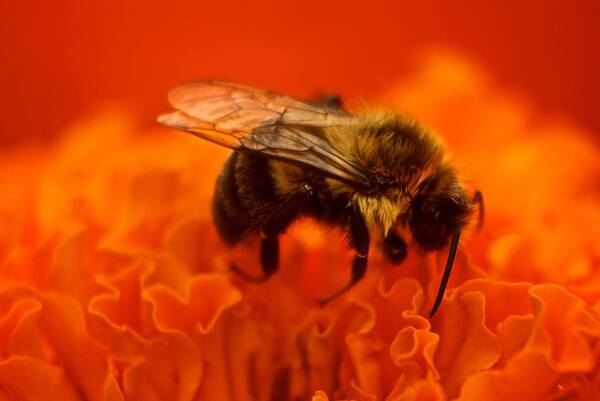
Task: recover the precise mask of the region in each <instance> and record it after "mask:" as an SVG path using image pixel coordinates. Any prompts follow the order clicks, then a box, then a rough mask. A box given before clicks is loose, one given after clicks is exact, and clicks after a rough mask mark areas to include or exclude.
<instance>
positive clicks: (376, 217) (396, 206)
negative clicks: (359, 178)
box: [353, 193, 410, 235]
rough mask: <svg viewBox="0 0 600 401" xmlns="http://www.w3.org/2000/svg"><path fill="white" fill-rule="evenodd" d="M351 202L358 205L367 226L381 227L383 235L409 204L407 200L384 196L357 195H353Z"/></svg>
mask: <svg viewBox="0 0 600 401" xmlns="http://www.w3.org/2000/svg"><path fill="white" fill-rule="evenodd" d="M353 201H354V203H355V204H356V205H358V208H359V210H360V212H361V214H362V215H363V217H364V219H365V222H366V223H367V226H369V227H371V228H375V227H381V228H382V229H383V234H384V235H387V233H388V232H389V231H390V229H391V228H392V227H393V226H394V225H395V224H396V221H397V220H398V217H400V216H401V215H403V214H404V213H405V212H406V210H407V209H408V206H409V204H410V202H409V200H408V199H407V198H401V199H398V200H395V199H391V198H389V197H385V196H364V195H361V194H358V193H355V194H354V195H353Z"/></svg>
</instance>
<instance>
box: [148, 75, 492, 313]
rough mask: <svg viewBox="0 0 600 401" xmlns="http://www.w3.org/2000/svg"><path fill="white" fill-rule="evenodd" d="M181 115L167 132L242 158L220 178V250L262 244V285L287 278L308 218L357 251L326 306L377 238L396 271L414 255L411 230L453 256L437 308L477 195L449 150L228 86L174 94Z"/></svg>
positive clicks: (416, 133) (386, 115)
mask: <svg viewBox="0 0 600 401" xmlns="http://www.w3.org/2000/svg"><path fill="white" fill-rule="evenodd" d="M169 101H170V103H171V105H172V106H173V107H174V108H175V109H176V111H173V112H171V113H168V114H164V115H162V116H160V117H159V119H158V120H159V122H161V123H163V124H165V125H168V126H171V127H175V128H178V129H180V130H183V131H186V132H189V133H191V134H193V135H196V136H199V137H201V138H203V139H206V140H208V141H211V142H214V143H217V144H219V145H222V146H226V147H229V148H231V149H233V150H234V152H233V153H232V154H231V156H230V158H229V159H228V161H227V162H226V164H225V166H224V168H223V170H222V172H221V174H220V175H219V177H218V180H217V184H216V188H215V194H214V198H213V206H212V207H213V217H214V221H215V225H216V227H217V230H218V232H219V234H220V236H221V237H222V239H223V240H224V241H225V242H226V243H228V244H230V245H232V246H233V245H236V244H238V243H239V242H240V241H241V239H242V238H244V237H245V236H248V235H260V236H261V237H262V242H261V267H262V274H261V275H260V276H251V275H249V274H247V273H245V272H244V271H243V270H241V269H240V268H238V267H237V266H235V265H232V270H233V271H234V272H236V273H237V274H239V275H241V276H242V277H244V278H245V279H247V280H250V281H254V282H261V281H264V280H267V279H268V278H269V277H270V276H272V275H273V274H274V273H275V272H276V271H277V269H278V267H279V236H280V235H281V234H283V233H284V232H285V230H286V229H287V228H288V227H289V225H290V224H291V223H293V222H294V221H295V220H297V219H298V218H300V217H303V216H308V217H313V218H316V219H318V220H321V221H324V222H326V223H329V224H331V225H334V226H338V227H341V228H342V229H344V230H345V232H346V233H347V237H348V242H349V246H350V248H351V249H353V250H354V253H355V255H354V259H353V262H352V272H351V277H350V280H349V281H348V283H347V284H346V285H345V286H344V287H342V288H340V289H339V290H338V291H336V292H334V293H333V294H331V295H330V296H327V297H324V298H321V299H320V300H319V301H318V302H319V303H320V304H321V305H325V304H327V303H328V302H330V301H331V300H333V299H335V298H336V297H337V296H339V295H340V294H342V293H344V292H345V291H347V290H348V289H350V288H352V287H353V286H354V285H355V284H356V283H357V282H358V281H360V280H361V279H362V277H363V276H364V275H365V273H366V270H367V258H368V253H369V248H370V243H371V239H372V237H373V236H376V235H377V236H381V238H382V241H381V249H382V251H383V253H384V255H385V256H386V257H387V258H388V259H389V260H390V261H392V262H393V263H400V262H402V261H403V260H404V258H405V257H406V255H407V243H406V241H405V240H404V239H403V238H402V237H401V236H400V235H399V234H398V233H397V230H395V229H394V228H395V227H398V226H401V227H407V228H408V229H409V231H410V233H411V236H412V238H413V240H414V243H415V244H416V245H417V246H418V247H420V248H421V249H423V250H425V251H434V250H439V249H442V248H443V247H445V246H447V245H449V255H448V260H447V263H446V266H445V269H444V274H443V276H442V281H441V284H440V288H439V290H438V294H437V296H436V299H435V302H434V304H433V307H432V309H431V312H430V317H432V316H433V315H434V314H435V312H436V311H437V309H438V307H439V306H440V303H441V301H442V298H443V294H444V291H445V288H446V285H447V282H448V279H449V277H450V272H451V269H452V264H453V262H454V257H455V254H456V251H457V248H458V243H459V239H460V234H461V232H462V231H463V229H464V228H465V227H466V226H467V224H468V223H469V221H470V220H471V217H472V215H473V213H474V210H475V209H476V208H477V207H479V209H480V221H481V219H482V217H483V198H482V196H481V193H480V192H478V191H477V192H475V194H474V195H473V197H469V196H468V194H467V191H466V189H465V188H464V186H463V185H462V183H461V182H460V181H459V179H458V177H457V174H456V172H455V169H454V167H453V166H452V163H451V160H450V158H449V157H448V156H447V154H446V153H445V151H444V147H443V145H442V142H441V140H440V139H439V138H438V137H437V136H436V135H434V134H433V133H432V132H431V131H429V130H428V129H426V128H424V127H422V126H421V125H420V124H418V123H417V122H416V121H414V120H411V119H408V118H406V117H402V116H399V115H397V114H395V113H390V112H372V111H366V112H364V113H358V114H352V113H349V112H347V111H346V110H344V109H343V108H342V107H341V104H342V103H341V101H340V99H339V98H337V97H335V96H334V97H329V98H326V99H321V100H319V101H317V102H315V103H312V104H310V103H305V102H301V101H299V100H296V99H293V98H291V97H288V96H285V95H280V94H275V93H272V92H269V91H266V90H262V89H256V88H252V87H248V86H245V85H240V84H236V83H231V82H223V81H202V82H194V83H190V84H186V85H183V86H180V87H177V88H175V89H174V90H172V91H171V92H170V94H169Z"/></svg>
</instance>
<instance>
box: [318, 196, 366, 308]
mask: <svg viewBox="0 0 600 401" xmlns="http://www.w3.org/2000/svg"><path fill="white" fill-rule="evenodd" d="M349 228H350V229H349V232H348V239H349V240H350V247H351V248H352V249H354V250H355V252H356V254H355V255H354V259H353V260H352V273H351V275H350V281H348V284H346V285H345V286H344V287H342V288H340V289H339V290H337V291H336V292H334V293H333V294H331V295H329V296H326V297H323V298H320V299H318V300H317V303H318V304H319V305H320V306H325V305H327V304H328V303H329V302H331V301H333V300H334V299H335V298H337V297H339V296H340V295H342V294H343V293H345V292H346V291H348V290H349V289H351V288H352V287H354V286H355V285H356V283H358V282H359V281H360V280H361V279H362V278H363V277H364V276H365V273H366V272H367V256H368V254H369V242H370V239H369V229H368V228H367V225H366V223H365V220H364V218H363V216H362V214H361V213H360V211H359V210H358V208H357V207H352V208H351V209H350V227H349Z"/></svg>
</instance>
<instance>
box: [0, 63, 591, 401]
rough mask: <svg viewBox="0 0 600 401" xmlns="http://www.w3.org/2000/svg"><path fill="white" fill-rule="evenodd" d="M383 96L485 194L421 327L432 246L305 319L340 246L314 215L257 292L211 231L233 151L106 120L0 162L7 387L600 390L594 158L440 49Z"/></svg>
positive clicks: (165, 393)
mask: <svg viewBox="0 0 600 401" xmlns="http://www.w3.org/2000/svg"><path fill="white" fill-rule="evenodd" d="M383 97H384V100H385V101H386V103H389V104H391V105H393V106H394V107H396V108H397V109H399V110H404V111H408V112H409V113H410V114H413V115H416V116H417V117H418V118H419V119H421V120H423V121H424V122H426V123H427V124H429V125H431V126H432V127H434V128H435V129H436V130H438V131H439V132H441V133H443V134H444V137H445V138H446V139H447V142H448V144H449V147H450V149H451V150H452V151H453V152H454V153H455V155H456V158H457V160H460V161H461V162H462V163H463V164H464V166H465V175H466V176H468V177H471V180H472V182H473V183H474V184H473V185H475V186H477V187H479V188H480V189H482V190H483V193H484V195H485V200H486V209H487V210H486V212H487V217H486V218H487V220H486V226H485V228H484V230H483V231H482V232H481V233H472V234H471V236H470V238H467V239H465V240H464V241H463V244H462V250H461V252H460V253H459V254H458V256H457V262H456V266H455V268H454V276H453V278H452V279H451V282H450V286H449V287H450V290H449V291H448V293H447V296H446V298H445V300H444V303H443V305H442V307H441V309H440V312H439V313H438V314H437V315H436V317H435V318H434V319H433V320H431V321H430V320H428V319H427V318H426V313H427V311H428V309H429V307H430V306H431V303H432V297H433V296H434V295H435V292H436V290H437V285H438V281H439V276H440V267H441V264H442V263H443V262H444V256H445V254H444V252H441V253H440V254H439V255H435V254H431V255H420V254H418V253H417V252H411V253H410V255H409V257H408V260H407V261H406V262H405V263H404V264H402V265H401V266H400V267H397V268H392V267H391V266H389V264H388V263H387V262H386V261H385V259H384V258H383V257H381V256H380V255H379V254H378V253H377V252H376V251H374V254H373V255H372V262H371V268H370V271H369V273H368V275H367V278H366V279H365V280H364V281H363V282H362V283H361V284H359V285H358V286H357V288H356V289H355V290H353V291H351V292H349V293H348V294H347V295H346V296H344V297H343V298H342V299H339V300H337V301H336V302H334V303H332V304H331V305H330V306H328V307H327V308H326V309H318V308H317V307H316V305H315V303H314V301H313V300H314V299H315V298H317V297H318V296H320V295H323V294H326V293H328V292H329V291H331V289H333V288H337V286H339V285H341V284H342V283H344V282H345V280H346V278H347V275H348V266H349V257H350V255H348V252H347V251H346V250H345V249H344V246H343V244H342V241H341V239H340V240H339V241H334V242H333V243H332V241H331V240H330V237H332V236H335V235H337V233H334V234H328V235H327V238H326V237H325V235H323V234H321V233H322V231H320V230H321V229H320V228H319V227H317V226H316V224H315V223H314V222H311V221H303V222H300V223H299V224H297V225H296V226H294V227H293V228H292V229H291V230H290V232H289V234H288V235H286V236H285V237H284V239H283V244H282V271H281V272H280V273H278V274H277V275H276V276H275V277H273V278H272V279H271V280H270V281H269V282H268V283H266V284H263V285H252V284H248V283H245V282H243V281H240V280H239V279H238V278H237V277H234V276H231V275H230V274H229V273H228V271H227V266H228V264H229V261H230V260H232V259H233V260H236V259H237V260H243V261H244V263H243V265H244V267H245V268H247V269H249V270H252V269H254V270H256V271H257V270H258V265H257V260H258V257H257V252H256V247H254V246H252V244H250V245H249V246H248V247H245V248H244V247H241V248H239V249H235V250H230V249H227V248H226V247H225V246H224V245H223V244H222V243H221V242H220V240H219V239H218V237H217V235H216V232H215V230H214V228H213V226H212V223H211V216H210V207H209V205H210V199H211V196H212V190H213V186H214V181H215V178H216V175H217V174H218V172H219V170H220V168H221V165H222V163H223V161H224V159H225V158H226V156H227V151H226V150H225V149H220V148H218V147H216V146H213V145H211V144H208V143H203V142H201V141H199V140H197V139H194V138H193V137H188V136H185V135H181V134H178V133H176V132H173V131H170V130H165V129H160V128H158V127H157V128H156V129H155V130H152V131H150V132H139V133H136V132H138V131H139V130H138V129H136V128H135V127H134V126H132V125H131V123H130V121H129V119H128V118H127V116H126V115H124V114H121V113H119V112H115V111H105V112H101V113H98V114H97V115H96V116H95V117H92V118H89V119H87V120H85V121H83V122H80V123H78V124H75V125H73V126H71V127H70V128H69V129H68V130H67V131H66V132H65V133H64V134H63V135H62V139H61V140H60V141H59V142H57V143H56V144H54V145H53V146H52V147H51V148H50V149H31V148H30V149H15V150H12V151H10V152H8V151H6V152H5V154H4V155H3V157H2V159H1V160H0V184H1V185H2V188H4V191H3V192H4V194H3V196H2V197H1V198H0V280H1V281H0V283H1V286H0V311H1V314H0V399H18V400H40V399H44V400H83V399H86V400H182V401H187V400H220V401H221V400H222V401H227V400H235V401H250V400H297V399H310V398H311V397H312V400H313V401H327V400H334V399H336V400H360V401H363V400H364V401H366V400H369V401H370V400H389V401H400V400H402V401H404V400H418V401H425V400H447V399H457V400H461V401H467V400H487V401H489V400H505V399H511V400H559V399H560V400H563V399H564V400H567V399H588V400H592V399H598V397H600V369H599V366H598V363H599V355H600V351H599V348H598V344H600V342H599V339H600V318H599V315H598V312H600V263H599V261H600V248H599V242H598V234H600V232H599V230H598V227H600V207H599V205H600V203H599V202H598V201H599V198H600V193H599V189H600V185H599V183H600V180H599V178H600V166H599V165H598V160H599V159H600V158H599V156H600V155H599V152H598V149H597V148H595V147H594V146H593V145H592V144H591V143H590V142H589V141H588V140H587V139H586V135H585V132H583V131H582V129H580V128H578V127H576V126H575V125H574V124H572V123H570V122H568V121H565V120H559V119H556V118H554V117H552V118H551V117H549V116H545V115H543V114H542V113H541V112H537V111H534V109H533V107H532V106H530V105H528V104H527V102H526V101H525V100H523V99H520V98H517V97H515V96H514V95H511V94H510V93H506V92H504V91H502V90H501V89H500V88H496V87H494V85H493V84H492V83H490V82H489V81H488V80H487V78H486V77H485V76H483V75H482V73H481V72H480V71H478V70H477V69H476V68H474V67H473V66H471V65H469V64H467V63H465V62H464V61H462V60H460V59H456V58H454V57H451V56H448V55H445V54H442V53H435V54H433V55H429V56H427V57H425V58H424V60H423V62H422V66H421V68H420V69H419V70H418V71H417V72H416V73H415V74H414V75H413V76H411V77H409V78H408V79H406V80H404V81H400V82H398V83H396V84H395V85H393V86H392V87H391V88H390V89H389V91H388V92H387V93H385V94H384V95H383ZM467 168H468V170H467Z"/></svg>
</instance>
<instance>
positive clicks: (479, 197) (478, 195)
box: [471, 191, 485, 230]
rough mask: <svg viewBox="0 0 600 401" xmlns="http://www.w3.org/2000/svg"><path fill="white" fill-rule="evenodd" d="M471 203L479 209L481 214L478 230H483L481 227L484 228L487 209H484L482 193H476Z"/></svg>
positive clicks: (478, 219) (479, 215)
mask: <svg viewBox="0 0 600 401" xmlns="http://www.w3.org/2000/svg"><path fill="white" fill-rule="evenodd" d="M471 203H472V204H474V205H477V207H478V209H479V211H478V212H479V214H478V216H477V229H478V230H481V227H483V220H484V218H485V213H484V211H485V209H484V207H483V195H482V194H481V191H475V193H474V194H473V197H472V198H471Z"/></svg>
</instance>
